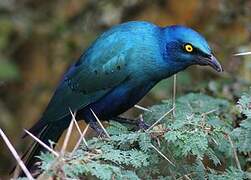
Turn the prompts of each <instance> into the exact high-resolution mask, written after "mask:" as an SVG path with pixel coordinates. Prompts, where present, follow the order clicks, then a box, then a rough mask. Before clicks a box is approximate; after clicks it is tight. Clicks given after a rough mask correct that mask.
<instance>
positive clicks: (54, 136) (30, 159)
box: [19, 121, 69, 177]
mask: <svg viewBox="0 0 251 180" xmlns="http://www.w3.org/2000/svg"><path fill="white" fill-rule="evenodd" d="M68 125H69V123H65V122H64V121H63V123H61V122H57V123H52V124H50V125H48V126H47V127H45V128H44V129H43V131H42V132H41V133H40V135H39V137H38V138H39V139H40V140H41V141H42V142H44V143H45V144H46V145H48V146H49V145H50V141H53V142H57V141H58V140H59V138H60V137H61V135H62V134H63V132H64V130H65V129H66V128H67V127H68ZM35 134H36V133H35ZM49 140H50V141H49ZM45 151H46V149H45V148H44V147H43V146H41V145H40V144H39V143H38V142H35V143H34V144H33V145H32V147H31V148H29V149H28V152H26V153H25V154H24V158H25V159H26V160H25V165H26V167H27V169H28V170H29V171H30V172H32V174H37V172H38V166H37V162H38V161H39V159H38V158H37V156H39V155H40V153H41V152H45ZM26 157H27V158H26ZM38 173H39V172H38ZM24 175H25V174H24V172H23V171H21V172H20V174H19V176H20V177H23V176H24Z"/></svg>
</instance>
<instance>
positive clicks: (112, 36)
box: [28, 21, 222, 167]
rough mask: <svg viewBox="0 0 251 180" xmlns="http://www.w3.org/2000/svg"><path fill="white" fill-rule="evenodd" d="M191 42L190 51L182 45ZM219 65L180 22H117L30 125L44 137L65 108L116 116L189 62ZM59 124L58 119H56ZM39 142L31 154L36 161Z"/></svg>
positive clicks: (82, 114) (57, 128)
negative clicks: (157, 24)
mask: <svg viewBox="0 0 251 180" xmlns="http://www.w3.org/2000/svg"><path fill="white" fill-rule="evenodd" d="M187 44H189V45H191V46H192V47H193V51H192V52H188V51H186V50H185V48H184V47H185V45H187ZM193 64H200V65H210V66H212V67H213V68H214V69H216V70H217V71H221V70H222V69H221V67H220V65H219V63H218V62H217V61H216V59H215V58H214V57H213V55H212V52H211V49H210V47H209V45H208V44H207V42H206V40H205V39H204V38H203V37H202V36H201V35H200V34H198V33H197V32H195V31H194V30H192V29H190V28H187V27H184V26H169V27H159V26H156V25H154V24H152V23H149V22H137V21H135V22H128V23H124V24H120V25H117V26H115V27H113V28H111V29H110V30H108V31H107V32H105V33H104V34H102V35H101V36H100V37H98V38H97V40H96V41H95V42H94V43H93V44H92V45H91V46H90V47H89V48H88V49H86V51H85V52H84V53H83V54H82V55H81V57H80V58H79V60H78V61H77V62H76V63H75V64H73V65H72V66H71V67H70V69H69V70H68V72H66V73H65V75H64V76H63V79H62V81H61V82H60V84H59V86H58V88H57V89H56V91H55V93H54V95H53V97H52V99H51V101H50V103H49V105H48V107H47V109H46V110H45V112H44V113H43V115H42V117H41V119H40V121H38V123H36V124H35V125H34V126H33V127H32V128H31V129H30V131H31V132H32V133H34V134H35V135H38V134H39V133H40V132H41V131H42V130H43V132H42V133H41V134H40V138H41V139H42V140H43V141H45V142H46V143H48V139H52V140H53V141H57V140H58V138H59V137H60V135H61V133H62V132H63V130H64V129H65V128H66V127H67V126H68V124H69V122H70V119H71V116H70V112H69V108H70V109H71V110H72V111H77V117H78V119H84V120H85V121H86V122H95V121H96V120H95V118H94V116H93V114H92V113H91V111H90V109H92V110H93V111H94V112H95V114H96V115H97V116H98V117H99V119H101V120H109V119H110V118H114V117H117V116H118V115H119V114H121V113H123V112H125V111H126V110H128V109H129V108H131V107H132V106H133V105H135V104H136V103H137V102H138V101H139V100H140V99H141V98H142V97H144V95H145V94H146V93H147V92H148V91H149V90H150V89H151V88H152V87H153V86H154V85H155V84H157V83H158V82H159V81H160V80H162V79H164V78H168V77H170V76H171V75H173V74H175V73H177V72H179V71H182V70H184V69H185V68H187V67H188V66H190V65H193ZM59 124H60V125H59ZM39 150H40V148H39V147H38V146H37V148H35V150H33V153H32V155H31V156H30V158H29V161H28V166H29V167H30V166H32V165H33V163H34V159H33V157H34V155H36V154H37V153H38V151H39Z"/></svg>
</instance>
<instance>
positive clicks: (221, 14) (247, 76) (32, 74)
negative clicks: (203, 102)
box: [0, 0, 251, 177]
mask: <svg viewBox="0 0 251 180" xmlns="http://www.w3.org/2000/svg"><path fill="white" fill-rule="evenodd" d="M250 9H251V1H250V0H236V1H228V0H210V1H208V0H180V1H177V0H145V1H143V0H103V1H99V0H55V1H51V0H50V1H49V0H36V1H35V0H22V1H18V0H1V1H0V127H1V128H2V129H3V130H4V131H5V133H6V134H7V135H8V137H9V138H10V139H11V142H12V143H13V144H14V146H15V147H16V149H17V150H18V152H19V153H20V154H21V153H22V152H23V151H24V150H25V149H26V148H27V146H28V143H27V140H22V139H21V138H20V136H21V135H22V133H23V130H22V129H23V128H29V127H31V126H32V124H33V123H34V122H35V121H37V120H38V119H39V117H40V115H41V113H42V111H43V109H44V108H45V107H46V105H47V103H48V101H49V99H50V97H51V95H52V93H53V90H54V89H55V86H56V84H57V82H58V81H59V79H60V78H61V76H62V73H63V72H64V71H65V69H66V68H67V67H68V66H69V64H71V63H73V62H74V61H76V60H77V59H78V57H79V56H80V54H81V53H82V52H83V50H84V49H85V48H86V47H88V46H89V45H90V43H91V42H93V41H94V40H95V38H96V37H97V36H98V35H99V34H100V33H102V32H103V31H105V30H106V29H108V28H109V27H111V26H113V25H115V24H118V23H121V22H126V21H131V20H146V21H151V22H153V23H156V24H158V25H160V26H166V25H172V24H183V25H187V26H190V27H192V28H195V29H196V30H197V31H199V32H201V33H202V34H203V35H204V36H205V37H206V39H207V40H208V41H209V42H210V44H211V46H212V47H213V49H214V51H215V54H216V56H217V57H218V59H219V60H220V62H221V63H222V65H223V67H224V70H225V72H224V73H223V74H216V73H214V72H213V71H212V70H210V69H209V68H205V67H204V68H202V67H191V68H189V69H188V70H186V71H185V72H182V73H180V74H178V82H177V90H178V91H177V94H178V96H179V95H182V94H185V93H186V92H190V91H196V92H198V91H200V92H206V93H208V94H210V95H214V96H219V97H224V98H227V99H229V100H230V101H232V102H234V101H236V99H237V98H238V96H239V95H240V94H241V92H242V90H243V89H245V88H247V87H248V86H249V85H250V81H251V56H245V57H234V56H233V54H234V53H236V52H240V51H248V50H251V11H250ZM171 97H172V78H170V79H168V80H165V81H163V82H161V83H160V84H159V85H158V86H157V87H155V88H154V89H153V90H152V91H151V93H150V94H148V95H147V97H145V98H144V100H142V101H141V102H140V104H141V105H143V106H149V105H151V104H154V103H157V102H160V101H161V100H162V99H167V98H171ZM138 113H139V111H138V110H135V109H133V110H131V111H130V112H128V113H127V114H128V115H130V116H134V117H136V116H137V114H138ZM14 163H15V160H14V159H13V157H12V155H11V154H10V152H9V150H8V149H7V147H6V146H5V144H4V143H3V141H2V139H1V140H0V177H6V175H7V174H8V171H9V170H10V168H11V166H13V164H14Z"/></svg>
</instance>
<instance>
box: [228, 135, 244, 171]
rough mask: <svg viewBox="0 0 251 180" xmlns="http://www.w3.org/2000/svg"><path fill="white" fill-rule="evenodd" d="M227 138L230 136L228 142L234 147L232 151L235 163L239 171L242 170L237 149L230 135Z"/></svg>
mask: <svg viewBox="0 0 251 180" xmlns="http://www.w3.org/2000/svg"><path fill="white" fill-rule="evenodd" d="M227 136H228V140H229V142H230V145H231V147H232V149H233V154H234V159H235V163H236V165H237V168H238V169H239V170H241V164H240V161H239V158H238V155H237V152H236V149H235V147H234V143H233V141H232V139H231V137H230V135H227Z"/></svg>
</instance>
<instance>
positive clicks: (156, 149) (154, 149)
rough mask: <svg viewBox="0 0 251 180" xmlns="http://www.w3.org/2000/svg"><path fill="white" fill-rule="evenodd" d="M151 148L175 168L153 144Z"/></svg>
mask: <svg viewBox="0 0 251 180" xmlns="http://www.w3.org/2000/svg"><path fill="white" fill-rule="evenodd" d="M151 147H152V148H153V149H154V150H155V151H157V152H158V153H159V154H160V156H162V157H163V158H164V159H165V160H167V161H168V162H169V163H170V164H171V165H173V166H174V167H175V164H174V163H173V162H172V161H170V160H169V159H168V158H167V157H166V156H165V155H164V154H163V153H162V152H160V151H159V150H158V149H157V148H156V147H155V146H154V145H152V144H151Z"/></svg>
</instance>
